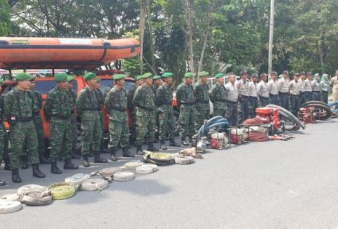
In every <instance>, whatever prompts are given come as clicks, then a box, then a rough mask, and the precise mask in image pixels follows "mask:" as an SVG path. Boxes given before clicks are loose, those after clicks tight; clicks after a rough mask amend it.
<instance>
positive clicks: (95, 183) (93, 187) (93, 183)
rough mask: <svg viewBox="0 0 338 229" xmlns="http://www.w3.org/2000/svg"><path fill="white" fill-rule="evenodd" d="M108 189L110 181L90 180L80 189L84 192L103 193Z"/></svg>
mask: <svg viewBox="0 0 338 229" xmlns="http://www.w3.org/2000/svg"><path fill="white" fill-rule="evenodd" d="M107 187H108V181H107V180H104V179H94V178H90V179H88V180H86V181H85V182H83V183H82V184H81V185H80V187H79V189H80V190H82V191H102V190H103V189H105V188H107Z"/></svg>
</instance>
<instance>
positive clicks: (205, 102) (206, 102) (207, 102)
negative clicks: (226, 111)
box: [197, 101, 209, 104]
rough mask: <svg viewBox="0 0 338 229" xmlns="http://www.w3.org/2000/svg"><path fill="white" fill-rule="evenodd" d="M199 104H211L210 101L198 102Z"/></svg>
mask: <svg viewBox="0 0 338 229" xmlns="http://www.w3.org/2000/svg"><path fill="white" fill-rule="evenodd" d="M197 103H202V104H209V101H197Z"/></svg>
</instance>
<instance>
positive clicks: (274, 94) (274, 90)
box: [267, 71, 279, 105]
mask: <svg viewBox="0 0 338 229" xmlns="http://www.w3.org/2000/svg"><path fill="white" fill-rule="evenodd" d="M267 86H268V92H269V96H270V101H269V102H270V103H271V104H275V105H279V98H278V82H277V72H275V71H273V72H271V80H270V81H269V82H268V84H267Z"/></svg>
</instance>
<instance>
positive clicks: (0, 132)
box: [0, 121, 7, 164]
mask: <svg viewBox="0 0 338 229" xmlns="http://www.w3.org/2000/svg"><path fill="white" fill-rule="evenodd" d="M6 140H7V139H6V129H5V126H4V124H3V123H2V121H1V123H0V164H1V162H2V159H3V158H4V157H5V145H6Z"/></svg>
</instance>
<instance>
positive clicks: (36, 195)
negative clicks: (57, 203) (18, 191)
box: [21, 191, 53, 206]
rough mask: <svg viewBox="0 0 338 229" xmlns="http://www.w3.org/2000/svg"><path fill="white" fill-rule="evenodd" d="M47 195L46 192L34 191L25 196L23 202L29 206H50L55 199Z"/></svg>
mask: <svg viewBox="0 0 338 229" xmlns="http://www.w3.org/2000/svg"><path fill="white" fill-rule="evenodd" d="M43 194H46V193H44V192H39V191H33V192H29V193H26V194H25V195H23V197H22V200H21V202H22V203H24V204H26V205H29V206H43V205H48V204H51V203H52V202H53V197H52V195H51V194H48V195H44V196H42V195H43Z"/></svg>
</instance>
